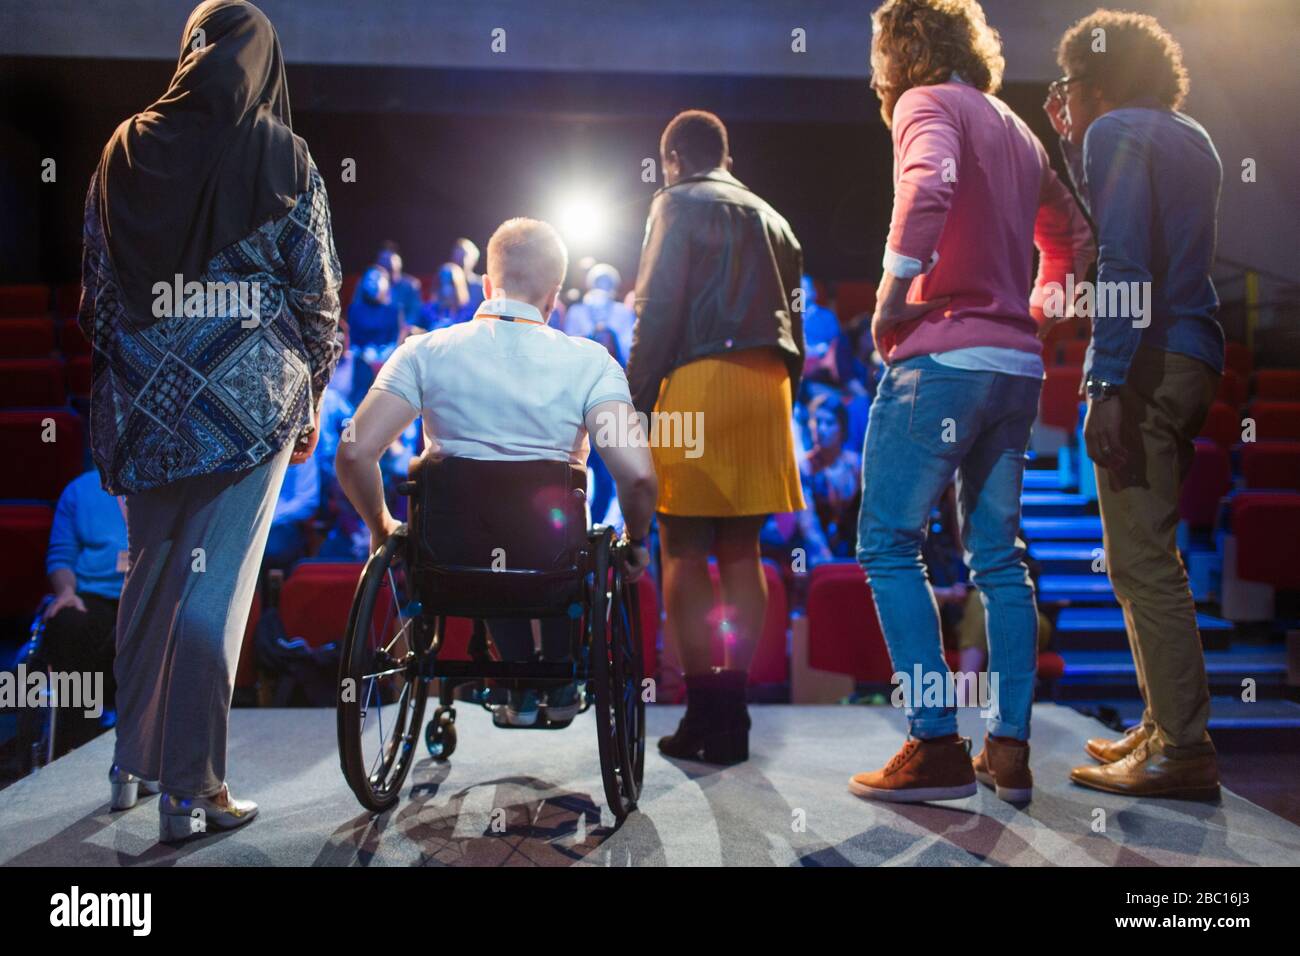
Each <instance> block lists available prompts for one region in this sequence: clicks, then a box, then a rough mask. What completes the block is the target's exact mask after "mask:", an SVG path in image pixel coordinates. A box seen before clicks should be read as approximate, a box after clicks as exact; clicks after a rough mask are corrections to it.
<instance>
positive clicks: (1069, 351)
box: [1055, 339, 1088, 368]
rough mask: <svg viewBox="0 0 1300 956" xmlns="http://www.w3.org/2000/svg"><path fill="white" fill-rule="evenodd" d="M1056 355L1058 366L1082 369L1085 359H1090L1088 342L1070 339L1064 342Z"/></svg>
mask: <svg viewBox="0 0 1300 956" xmlns="http://www.w3.org/2000/svg"><path fill="white" fill-rule="evenodd" d="M1056 354H1057V356H1058V360H1057V361H1056V362H1055V364H1056V365H1077V366H1079V367H1080V368H1082V367H1083V361H1084V359H1086V358H1087V357H1088V340H1087V339H1069V340H1068V341H1065V342H1062V343H1061V347H1060V348H1059V349H1058V350H1057V353H1056Z"/></svg>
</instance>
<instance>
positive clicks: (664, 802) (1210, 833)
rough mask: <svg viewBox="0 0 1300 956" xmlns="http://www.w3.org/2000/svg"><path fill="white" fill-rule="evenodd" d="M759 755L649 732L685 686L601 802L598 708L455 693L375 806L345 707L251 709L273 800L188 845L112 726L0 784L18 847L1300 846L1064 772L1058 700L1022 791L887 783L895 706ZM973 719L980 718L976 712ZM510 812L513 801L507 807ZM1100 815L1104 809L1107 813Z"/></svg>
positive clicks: (115, 861) (1180, 852) (1064, 725)
mask: <svg viewBox="0 0 1300 956" xmlns="http://www.w3.org/2000/svg"><path fill="white" fill-rule="evenodd" d="M752 711H753V717H754V730H753V736H752V738H751V739H752V745H751V750H752V754H753V757H752V759H751V760H750V761H749V762H748V763H747V764H744V765H741V766H738V767H732V768H727V769H722V770H720V769H716V768H710V767H706V766H703V765H699V764H685V763H683V764H675V763H673V762H670V761H667V760H665V759H663V758H661V757H660V756H659V755H658V753H657V752H655V751H654V749H653V738H654V737H657V736H659V735H660V734H662V733H664V732H667V731H670V730H671V729H672V727H673V726H675V724H676V720H677V718H678V716H679V714H680V708H677V707H666V706H665V707H652V708H651V709H650V731H651V735H652V740H651V747H650V750H649V752H648V755H647V760H646V781H645V792H644V795H643V798H642V801H641V810H640V812H638V813H636V814H634V815H633V816H632V817H630V818H629V819H628V821H627V822H626V823H625V824H624V825H623V826H622V827H621V828H618V829H614V828H613V819H612V817H611V816H610V814H609V812H608V811H607V810H606V809H605V807H604V798H603V796H602V791H601V786H600V774H599V767H598V764H597V760H596V741H595V735H594V733H593V730H594V728H593V726H592V723H591V716H590V714H587V715H584V716H582V717H581V718H579V720H578V721H577V722H575V723H574V725H573V726H572V727H570V728H568V729H567V730H563V731H557V732H546V733H529V732H513V731H502V730H496V729H494V728H492V727H491V725H490V718H489V717H488V715H487V714H486V713H484V712H482V711H480V710H475V709H471V708H470V707H462V708H460V720H459V728H460V748H459V750H458V751H457V753H456V754H455V756H453V758H452V760H451V761H450V763H449V764H445V765H439V764H435V763H433V762H432V761H431V760H429V759H428V758H427V756H424V755H423V752H422V754H421V757H420V759H419V760H418V761H417V763H416V765H415V767H414V769H413V770H412V773H411V777H410V778H409V779H408V781H407V787H406V792H405V793H404V795H403V800H402V802H401V803H400V804H399V805H398V807H397V808H396V809H395V810H393V811H391V812H390V813H389V814H387V815H386V816H384V817H382V818H376V819H371V818H370V816H369V815H368V814H367V813H365V812H364V811H362V809H361V808H360V806H359V805H358V804H357V802H356V800H355V798H354V797H353V796H352V794H351V792H350V791H349V790H348V789H347V786H346V784H345V783H344V781H343V777H342V774H341V772H340V770H339V763H338V757H337V753H336V746H335V729H334V714H333V712H331V711H324V710H237V711H235V713H234V715H233V720H232V738H231V761H230V763H231V767H232V771H231V772H232V777H231V786H232V789H233V790H234V791H235V792H236V793H237V794H238V795H240V796H243V797H248V798H251V799H254V800H257V801H258V802H259V803H260V804H261V805H262V813H261V816H260V818H259V819H258V820H256V821H254V822H253V823H252V824H250V825H249V826H248V827H246V828H244V829H242V830H239V831H235V832H233V833H226V834H211V835H207V836H204V837H201V838H198V839H197V841H196V842H192V843H190V844H188V845H186V846H184V847H182V848H179V849H172V848H169V847H165V846H162V845H160V844H158V843H157V842H156V839H157V826H158V823H157V813H156V811H155V810H154V806H153V804H154V800H153V798H149V799H148V800H146V801H145V802H142V804H141V805H140V806H138V807H137V808H136V809H134V810H132V811H129V812H126V813H114V814H110V813H109V812H108V807H107V797H108V787H107V781H106V780H105V774H106V772H107V769H108V765H109V762H110V757H111V736H108V735H106V736H104V737H101V738H99V739H98V740H96V741H94V742H93V743H91V744H89V745H87V746H85V747H83V748H81V749H80V750H78V751H75V752H74V753H72V754H70V755H68V756H67V757H65V758H63V759H61V760H59V761H57V762H55V763H54V764H53V765H51V766H50V767H48V768H46V769H45V770H42V771H41V772H40V773H39V774H37V775H36V776H34V777H29V778H27V779H24V780H22V781H19V782H18V783H16V784H14V785H13V786H11V787H9V788H7V789H6V790H4V791H3V792H0V863H3V864H5V865H69V866H138V865H151V864H161V865H175V864H186V865H200V866H204V865H206V866H213V865H220V866H237V865H255V866H256V865H281V864H284V865H315V866H358V865H360V866H375V865H398V866H409V865H481V866H570V865H573V864H578V863H583V864H595V865H600V866H627V865H641V866H644V865H649V866H661V865H674V866H681V865H725V866H792V865H803V866H845V865H852V866H871V865H882V864H883V865H891V866H951V865H958V866H970V865H979V864H992V865H1013V866H1053V865H1069V866H1150V865H1161V866H1167V865H1208V866H1219V865H1252V864H1269V865H1291V866H1295V865H1297V864H1300V827H1296V826H1294V825H1293V824H1291V823H1289V822H1287V821H1285V820H1283V819H1281V818H1280V817H1277V816H1275V815H1273V814H1271V813H1268V812H1267V811H1265V810H1262V809H1261V808H1259V807H1257V806H1255V805H1254V804H1252V803H1249V802H1248V801H1246V800H1243V799H1242V798H1240V797H1238V796H1235V795H1233V794H1231V793H1228V792H1226V791H1225V793H1224V796H1223V799H1222V802H1221V803H1219V804H1217V805H1206V804H1195V803H1181V802H1177V801H1170V800H1151V801H1146V802H1139V801H1135V800H1129V799H1126V798H1123V797H1118V796H1110V795H1106V794H1099V793H1093V792H1090V791H1087V790H1084V789H1081V788H1078V787H1075V786H1073V785H1072V784H1070V783H1069V782H1068V781H1067V779H1066V775H1067V772H1068V770H1069V768H1070V767H1071V766H1072V765H1073V764H1074V763H1076V762H1079V761H1081V760H1083V759H1084V758H1083V757H1082V752H1081V749H1080V746H1081V744H1082V742H1083V740H1084V739H1085V737H1087V736H1092V735H1095V734H1097V733H1099V732H1101V731H1102V728H1101V727H1100V725H1098V724H1096V723H1094V722H1092V721H1091V720H1089V719H1088V718H1085V717H1083V716H1081V715H1079V714H1078V713H1076V712H1074V711H1072V710H1070V709H1068V708H1064V707H1057V706H1054V705H1050V704H1041V705H1038V706H1037V707H1036V708H1035V711H1034V735H1033V741H1032V742H1033V747H1034V751H1033V753H1034V758H1033V769H1034V772H1035V774H1036V778H1037V783H1038V788H1037V791H1036V799H1035V800H1034V802H1033V803H1032V804H1031V805H1030V806H1029V807H1028V808H1027V809H1025V810H1023V811H1021V810H1017V809H1015V808H1013V807H1011V806H1009V805H1007V804H1004V803H1002V802H1001V801H999V800H997V799H996V798H995V797H993V796H992V794H991V793H989V792H988V791H986V790H984V789H983V788H981V790H980V792H979V794H978V795H976V796H975V797H972V798H969V799H967V800H962V801H955V802H952V803H946V804H931V805H922V806H901V805H893V806H891V805H882V804H871V803H866V802H863V801H860V800H858V799H856V798H854V797H853V796H851V795H850V794H849V793H848V792H847V789H846V786H845V784H846V781H847V778H848V777H849V776H850V775H851V774H853V773H854V772H857V771H859V770H864V769H869V768H871V767H875V766H878V765H880V764H881V763H883V762H884V761H885V760H887V759H888V758H889V756H890V755H891V754H892V753H893V752H894V750H895V749H896V748H897V746H898V744H899V743H900V742H901V739H902V736H901V735H902V726H903V720H902V715H901V714H899V713H898V712H896V711H895V710H893V709H892V708H889V707H791V706H766V707H755V708H752ZM962 718H963V724H962V731H963V733H965V734H967V735H970V736H973V737H976V746H977V747H978V746H979V745H980V740H982V734H981V731H980V727H979V720H978V715H977V714H976V713H975V712H973V711H972V712H963V715H962ZM494 819H495V820H496V821H497V822H498V823H500V822H504V824H505V826H504V829H503V828H502V827H500V826H499V825H498V826H496V827H495V828H494V826H493V821H494ZM1103 827H1104V828H1103Z"/></svg>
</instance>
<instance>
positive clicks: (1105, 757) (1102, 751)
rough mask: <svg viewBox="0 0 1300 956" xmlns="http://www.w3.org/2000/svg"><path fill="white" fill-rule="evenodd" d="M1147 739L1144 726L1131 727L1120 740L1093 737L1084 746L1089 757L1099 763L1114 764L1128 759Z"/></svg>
mask: <svg viewBox="0 0 1300 956" xmlns="http://www.w3.org/2000/svg"><path fill="white" fill-rule="evenodd" d="M1146 739H1147V729H1146V727H1145V726H1144V725H1143V724H1138V725H1137V726H1136V727H1130V728H1129V729H1128V730H1127V731H1125V732H1124V736H1123V737H1121V738H1120V739H1119V740H1107V739H1106V738H1105V737H1093V738H1092V739H1091V740H1089V741H1088V742H1087V743H1085V744H1084V745H1083V749H1084V750H1086V751H1088V756H1089V757H1091V758H1092V759H1093V760H1096V761H1097V762H1098V763H1114V762H1115V761H1116V760H1119V759H1121V758H1123V757H1127V756H1128V755H1129V754H1131V753H1132V752H1133V751H1134V750H1136V749H1137V745H1138V744H1140V743H1142V741H1144V740H1146Z"/></svg>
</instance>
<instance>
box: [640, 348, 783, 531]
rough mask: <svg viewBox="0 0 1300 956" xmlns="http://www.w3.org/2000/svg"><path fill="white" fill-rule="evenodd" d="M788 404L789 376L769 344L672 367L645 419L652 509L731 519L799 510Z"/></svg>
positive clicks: (684, 514) (673, 513)
mask: <svg viewBox="0 0 1300 956" xmlns="http://www.w3.org/2000/svg"><path fill="white" fill-rule="evenodd" d="M791 402H792V395H791V393H790V374H789V372H788V370H787V368H786V364H785V362H784V361H783V359H782V358H781V355H780V353H779V352H778V351H777V350H775V349H769V348H757V349H744V350H742V351H739V352H729V353H726V354H723V355H711V356H708V357H707V358H702V359H697V360H696V361H694V362H690V363H688V364H686V365H683V366H681V367H679V368H676V369H674V370H673V371H672V372H671V373H670V374H669V376H668V377H667V378H666V379H665V380H664V383H663V385H662V386H660V389H659V399H658V401H657V402H656V404H655V412H656V415H655V418H654V420H652V421H651V423H650V425H651V431H652V434H651V436H650V439H651V454H652V455H653V457H654V463H655V471H656V473H657V474H658V477H659V511H661V512H663V513H664V514H670V515H680V516H683V517H711V518H738V517H743V516H746V515H766V514H773V513H785V512H790V511H801V510H803V507H804V500H803V491H802V489H801V487H800V483H799V466H798V464H797V462H796V461H795V452H794V433H793V431H792V425H791ZM682 438H685V439H688V440H674V439H682Z"/></svg>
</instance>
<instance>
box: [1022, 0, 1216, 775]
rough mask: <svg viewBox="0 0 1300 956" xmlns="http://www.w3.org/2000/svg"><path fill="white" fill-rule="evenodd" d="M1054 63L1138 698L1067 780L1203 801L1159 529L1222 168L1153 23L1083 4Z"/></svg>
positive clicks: (1183, 613) (1212, 326)
mask: <svg viewBox="0 0 1300 956" xmlns="http://www.w3.org/2000/svg"><path fill="white" fill-rule="evenodd" d="M1057 60H1058V62H1059V63H1060V65H1061V66H1062V68H1063V69H1064V70H1065V74H1066V75H1065V76H1064V77H1062V78H1061V79H1060V80H1057V81H1056V82H1055V83H1054V84H1052V89H1051V94H1050V95H1049V98H1048V101H1047V104H1046V110H1047V113H1048V116H1049V117H1050V118H1051V120H1052V123H1053V126H1054V127H1055V128H1056V130H1057V132H1058V133H1060V135H1061V137H1062V148H1063V150H1064V152H1065V155H1066V159H1067V161H1068V163H1069V166H1070V171H1071V175H1072V177H1073V179H1074V183H1075V186H1076V188H1077V189H1078V192H1079V195H1080V198H1081V199H1082V200H1083V201H1084V203H1085V204H1086V205H1087V207H1088V209H1089V211H1090V212H1091V215H1092V219H1093V222H1094V224H1095V227H1096V232H1097V247H1098V260H1097V281H1096V283H1095V284H1094V285H1092V286H1089V285H1088V283H1086V282H1081V283H1079V284H1078V285H1079V287H1080V289H1081V291H1082V292H1083V293H1084V297H1085V298H1084V299H1083V300H1080V302H1079V303H1078V304H1079V305H1081V306H1082V307H1081V308H1080V310H1079V311H1080V312H1081V313H1082V314H1090V315H1091V316H1092V329H1093V331H1092V342H1091V343H1090V345H1089V348H1088V355H1087V360H1086V364H1085V369H1084V372H1085V377H1086V381H1087V392H1088V413H1087V418H1086V420H1085V423H1084V440H1085V442H1086V444H1087V449H1088V455H1089V456H1090V457H1091V458H1092V460H1093V462H1094V465H1095V467H1096V471H1097V493H1098V499H1099V504H1100V506H1101V518H1102V527H1103V533H1104V543H1105V553H1106V561H1107V568H1108V572H1109V574H1110V580H1111V584H1112V585H1113V586H1114V589H1115V596H1116V598H1117V599H1118V600H1119V603H1120V605H1121V606H1122V608H1123V610H1124V620H1125V622H1126V626H1127V629H1128V637H1129V644H1130V646H1131V648H1132V650H1133V660H1134V664H1135V667H1136V670H1137V679H1138V686H1139V688H1140V690H1141V692H1142V695H1143V699H1144V701H1145V703H1146V710H1145V712H1144V713H1143V715H1142V723H1141V724H1140V725H1139V726H1137V727H1135V728H1133V729H1132V730H1130V731H1129V732H1128V734H1127V735H1126V736H1125V737H1124V738H1122V739H1121V740H1118V741H1111V740H1090V741H1088V742H1087V745H1086V749H1087V751H1088V753H1089V754H1090V755H1091V756H1092V757H1093V758H1094V759H1095V760H1097V761H1098V765H1096V766H1086V767H1078V768H1076V769H1075V770H1074V771H1072V773H1071V775H1070V777H1071V779H1072V780H1074V781H1075V782H1077V783H1080V784H1083V785H1084V786H1088V787H1093V788H1095V789H1098V790H1105V791H1108V792H1112V793H1125V794H1130V795H1135V796H1176V797H1190V798H1207V799H1208V798H1214V797H1217V796H1218V792H1219V774H1218V767H1217V764H1216V760H1215V751H1214V746H1213V744H1212V743H1211V742H1210V737H1209V734H1208V733H1207V732H1206V726H1207V723H1208V721H1209V714H1210V694H1209V687H1208V684H1207V681H1206V676H1205V658H1204V654H1203V652H1202V649H1201V638H1200V634H1199V632H1198V630H1197V626H1196V605H1195V603H1194V602H1193V600H1192V595H1191V591H1190V590H1189V588H1188V586H1187V574H1186V571H1185V570H1184V568H1183V563H1182V560H1181V558H1180V557H1179V555H1178V549H1177V546H1176V544H1175V539H1174V535H1175V529H1176V527H1177V524H1178V498H1179V493H1180V490H1181V486H1182V482H1183V479H1184V478H1185V477H1186V475H1187V470H1188V468H1189V467H1190V465H1191V461H1192V453H1193V439H1194V438H1195V436H1196V435H1197V433H1198V432H1199V431H1200V429H1201V427H1202V425H1204V423H1205V418H1206V415H1207V414H1208V413H1209V408H1210V404H1211V403H1212V402H1213V401H1214V397H1215V393H1216V392H1217V390H1218V383H1219V377H1220V375H1221V373H1222V371H1223V353H1224V340H1223V330H1222V328H1221V327H1220V325H1219V322H1218V320H1217V319H1216V312H1217V310H1218V305H1219V300H1218V296H1217V295H1216V293H1215V291H1214V284H1213V283H1212V282H1211V281H1210V267H1211V265H1212V263H1213V261H1214V243H1215V230H1216V217H1217V212H1218V202H1219V187H1220V184H1221V181H1222V178H1223V167H1222V165H1221V164H1220V162H1219V157H1218V154H1217V153H1216V152H1215V149H1214V144H1213V143H1212V142H1211V141H1210V137H1209V135H1208V134H1207V133H1206V132H1205V130H1204V129H1203V128H1202V127H1201V126H1200V125H1199V124H1198V123H1197V122H1196V121H1195V120H1193V119H1192V118H1191V117H1189V116H1186V115H1184V114H1182V113H1180V112H1178V111H1177V110H1178V107H1179V106H1180V105H1181V103H1182V100H1183V97H1184V96H1185V95H1186V93H1187V85H1188V83H1187V71H1186V70H1185V69H1184V68H1183V64H1182V52H1181V50H1180V49H1179V46H1178V43H1177V42H1176V41H1175V40H1174V38H1173V37H1172V36H1170V35H1169V34H1168V33H1167V32H1165V30H1164V29H1163V28H1162V27H1161V26H1160V24H1159V23H1157V22H1156V20H1155V19H1154V18H1153V17H1150V16H1145V15H1141V14H1135V13H1120V12H1115V11H1110V10H1098V11H1096V12H1095V13H1093V14H1091V15H1090V16H1088V17H1085V18H1084V19H1082V20H1080V21H1078V22H1077V23H1075V24H1074V26H1072V27H1071V28H1070V29H1069V30H1068V31H1067V32H1066V34H1065V36H1064V37H1062V39H1061V43H1060V47H1059V48H1058V51H1057ZM1078 278H1080V279H1081V278H1082V277H1078ZM1068 294H1069V293H1067V295H1068Z"/></svg>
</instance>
